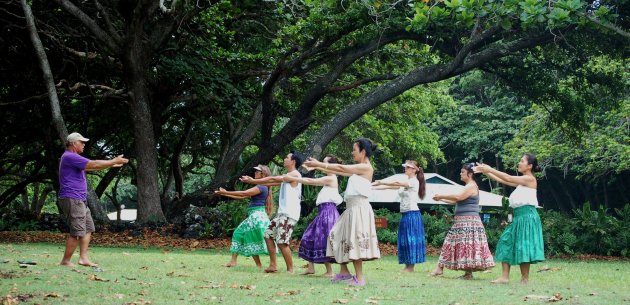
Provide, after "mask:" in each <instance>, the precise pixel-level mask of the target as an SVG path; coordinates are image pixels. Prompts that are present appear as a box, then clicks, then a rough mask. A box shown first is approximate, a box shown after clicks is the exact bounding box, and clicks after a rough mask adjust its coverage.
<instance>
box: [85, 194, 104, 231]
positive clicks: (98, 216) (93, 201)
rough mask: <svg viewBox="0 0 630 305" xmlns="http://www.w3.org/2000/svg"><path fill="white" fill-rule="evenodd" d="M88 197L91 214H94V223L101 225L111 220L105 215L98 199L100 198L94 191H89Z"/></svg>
mask: <svg viewBox="0 0 630 305" xmlns="http://www.w3.org/2000/svg"><path fill="white" fill-rule="evenodd" d="M87 197H88V198H87V205H88V207H89V208H90V213H92V218H94V221H97V222H100V223H106V222H108V221H109V218H107V213H105V209H104V208H103V204H102V203H101V201H100V200H99V199H98V196H96V193H95V192H94V191H93V190H92V189H89V190H88V196H87Z"/></svg>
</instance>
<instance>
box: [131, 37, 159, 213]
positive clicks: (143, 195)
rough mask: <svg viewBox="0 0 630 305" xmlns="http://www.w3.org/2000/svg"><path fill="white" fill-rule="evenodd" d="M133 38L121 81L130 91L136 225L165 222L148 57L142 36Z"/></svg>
mask: <svg viewBox="0 0 630 305" xmlns="http://www.w3.org/2000/svg"><path fill="white" fill-rule="evenodd" d="M130 37H133V38H132V39H133V40H131V41H130V42H129V44H128V45H127V48H126V50H125V54H124V56H123V67H124V70H125V71H124V75H123V76H124V78H125V83H126V84H127V87H128V90H129V97H130V98H131V101H130V103H129V110H130V113H131V119H132V122H133V133H134V139H135V141H134V150H135V153H136V158H137V162H138V166H137V171H136V180H137V185H138V218H137V222H138V223H140V224H145V223H150V222H152V223H160V222H166V218H165V217H164V213H163V212H162V207H161V204H160V190H159V187H158V171H157V164H158V162H157V152H156V145H155V143H156V142H155V136H154V135H155V134H154V131H153V123H152V120H151V108H150V99H151V98H150V94H149V89H148V86H147V80H146V70H147V64H146V63H147V61H148V60H147V58H146V54H145V53H144V52H145V50H144V49H143V48H145V46H143V44H142V41H141V40H142V39H143V38H142V36H140V35H132V36H130Z"/></svg>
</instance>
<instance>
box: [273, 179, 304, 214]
mask: <svg viewBox="0 0 630 305" xmlns="http://www.w3.org/2000/svg"><path fill="white" fill-rule="evenodd" d="M300 177H302V176H301V175H300ZM301 201H302V183H298V185H297V186H296V187H292V186H291V183H288V182H282V183H281V184H280V194H279V195H278V214H284V215H287V216H288V217H289V218H292V219H294V220H295V221H298V220H299V219H300V209H301V205H300V202H301Z"/></svg>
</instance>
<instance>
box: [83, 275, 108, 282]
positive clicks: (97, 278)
mask: <svg viewBox="0 0 630 305" xmlns="http://www.w3.org/2000/svg"><path fill="white" fill-rule="evenodd" d="M87 279H88V280H90V281H97V282H109V280H107V279H104V278H100V277H98V276H96V275H94V274H90V275H89V276H88V277H87Z"/></svg>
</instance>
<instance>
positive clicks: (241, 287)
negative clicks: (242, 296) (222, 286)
mask: <svg viewBox="0 0 630 305" xmlns="http://www.w3.org/2000/svg"><path fill="white" fill-rule="evenodd" d="M230 288H234V289H247V290H254V289H256V285H238V284H232V285H230Z"/></svg>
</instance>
